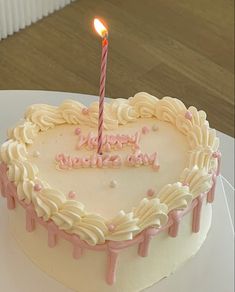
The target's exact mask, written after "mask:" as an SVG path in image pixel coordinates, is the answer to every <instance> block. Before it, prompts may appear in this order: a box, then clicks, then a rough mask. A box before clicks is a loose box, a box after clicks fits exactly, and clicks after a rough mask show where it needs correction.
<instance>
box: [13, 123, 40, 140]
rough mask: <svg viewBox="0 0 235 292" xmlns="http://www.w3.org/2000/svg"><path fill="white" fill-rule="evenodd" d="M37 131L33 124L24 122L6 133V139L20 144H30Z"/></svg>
mask: <svg viewBox="0 0 235 292" xmlns="http://www.w3.org/2000/svg"><path fill="white" fill-rule="evenodd" d="M38 131H39V129H38V127H37V126H36V125H35V124H33V123H31V122H27V121H24V122H23V123H21V124H19V125H17V126H16V127H15V128H13V129H10V130H9V131H8V138H9V139H12V140H17V141H18V142H20V143H25V144H32V143H33V141H34V138H35V137H36V136H37V134H38Z"/></svg>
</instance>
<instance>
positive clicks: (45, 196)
mask: <svg viewBox="0 0 235 292" xmlns="http://www.w3.org/2000/svg"><path fill="white" fill-rule="evenodd" d="M104 117H105V119H104V120H105V123H104V125H105V128H106V129H115V128H117V127H118V126H119V125H124V124H126V123H128V122H133V121H135V120H137V119H138V118H148V117H149V118H150V117H153V118H154V117H155V118H157V119H159V120H161V121H166V122H169V123H171V124H173V125H175V126H176V127H177V129H178V130H179V131H180V132H182V133H183V134H184V135H186V136H187V140H188V143H189V145H190V148H191V152H190V155H189V161H188V166H187V168H186V169H184V171H183V172H182V174H181V176H180V178H179V181H178V182H176V183H174V184H168V185H166V186H164V187H163V188H162V189H161V190H160V191H159V192H158V193H156V194H155V195H154V196H153V197H151V198H144V199H142V200H141V202H140V203H139V204H138V205H137V206H135V207H133V209H132V210H131V212H129V213H125V212H124V211H120V212H119V213H118V214H117V215H116V216H115V217H114V218H113V219H112V220H109V221H108V220H106V219H105V218H103V217H102V216H100V215H98V214H91V213H89V212H87V211H86V210H85V207H84V205H83V204H82V203H80V202H78V201H75V200H68V199H67V198H66V196H65V195H64V194H63V193H61V192H60V191H58V190H55V189H52V188H50V186H49V185H48V184H47V182H43V181H40V179H39V176H40V174H39V173H38V169H37V167H36V165H33V164H32V163H29V162H28V161H27V155H28V153H27V145H28V144H32V143H33V141H34V139H35V137H36V136H37V135H38V134H39V132H40V131H47V130H48V129H51V128H53V127H56V126H57V125H62V124H72V125H79V124H80V125H82V124H86V125H90V126H91V127H96V126H97V121H98V103H97V102H95V103H92V104H91V105H90V106H89V107H88V108H87V107H85V106H84V105H83V104H81V103H80V102H76V101H73V100H66V101H64V102H63V103H62V104H61V105H60V106H59V107H54V106H49V105H33V106H31V107H29V109H28V110H27V112H26V114H25V120H24V121H23V122H22V123H21V124H19V125H17V126H16V127H15V128H14V129H12V130H10V131H9V133H8V138H9V139H8V140H7V141H6V142H5V143H4V144H3V145H2V147H1V150H0V153H1V160H2V161H3V162H4V163H5V164H6V165H7V166H8V178H9V180H10V181H12V182H14V183H15V185H16V187H17V195H18V198H19V200H23V201H25V202H26V203H27V204H30V203H32V204H33V206H34V208H35V210H36V213H37V216H39V217H40V218H43V220H45V221H48V220H52V221H53V222H54V223H55V224H56V225H57V226H58V228H59V229H60V230H64V231H66V232H67V233H70V234H77V235H78V236H79V237H80V239H81V240H84V241H86V242H87V243H88V244H90V245H96V244H103V243H104V242H105V241H106V240H112V241H124V240H132V239H133V238H134V237H135V236H136V235H137V234H138V233H140V232H142V231H143V230H145V229H146V228H148V227H156V228H160V227H162V226H164V225H165V224H166V223H167V221H168V216H169V213H170V212H171V213H172V211H174V210H179V209H181V210H182V209H185V208H187V207H188V206H189V205H190V204H191V202H192V200H193V199H195V198H197V197H199V196H200V195H201V194H202V193H206V192H208V191H209V190H210V189H211V187H212V185H213V174H214V173H215V171H216V169H218V165H217V161H218V156H219V155H220V154H219V152H218V147H219V139H218V138H217V137H216V131H215V130H214V129H210V127H209V123H208V121H207V120H206V114H205V112H204V111H198V110H197V109H196V108H195V107H189V108H188V109H187V108H186V107H185V105H184V104H183V103H182V102H181V101H180V100H178V99H176V98H171V97H164V98H162V99H160V100H159V99H158V98H156V97H154V96H152V95H149V94H147V93H144V92H140V93H137V94H136V95H135V96H134V97H130V98H129V99H127V100H126V99H116V100H113V101H112V102H111V103H106V104H105V113H104ZM35 185H40V186H41V189H40V190H37V189H35Z"/></svg>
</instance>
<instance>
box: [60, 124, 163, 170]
mask: <svg viewBox="0 0 235 292" xmlns="http://www.w3.org/2000/svg"><path fill="white" fill-rule="evenodd" d="M149 131H150V130H149V129H148V128H147V127H143V128H142V129H141V130H140V131H137V132H136V133H135V134H132V135H125V134H116V135H113V134H111V135H104V137H103V144H102V151H103V154H102V155H100V154H97V153H93V154H91V155H89V156H85V157H80V156H75V157H72V156H70V155H65V154H64V153H60V154H58V155H56V158H55V160H56V164H57V168H58V169H79V168H120V167H121V166H124V165H125V166H127V167H140V166H152V168H153V169H154V170H158V169H159V167H160V165H159V161H158V154H157V152H154V153H153V154H148V153H143V152H142V151H141V150H140V139H141V137H142V135H146V134H148V133H149ZM75 133H76V135H78V142H77V144H76V149H77V150H80V149H82V148H86V149H87V150H90V151H91V150H96V149H97V146H98V139H97V136H96V135H95V134H94V133H92V132H90V133H88V134H87V135H83V134H82V133H81V130H80V128H77V129H76V131H75ZM124 147H130V148H131V153H130V154H128V155H126V156H125V157H122V156H121V155H120V154H110V152H111V151H112V150H121V149H123V148H124Z"/></svg>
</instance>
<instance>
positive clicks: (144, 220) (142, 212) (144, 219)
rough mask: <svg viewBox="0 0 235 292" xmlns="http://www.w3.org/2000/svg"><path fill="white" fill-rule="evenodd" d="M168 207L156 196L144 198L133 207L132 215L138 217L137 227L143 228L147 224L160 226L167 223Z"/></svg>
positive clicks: (147, 225)
mask: <svg viewBox="0 0 235 292" xmlns="http://www.w3.org/2000/svg"><path fill="white" fill-rule="evenodd" d="M167 211H168V207H167V206H166V205H165V204H162V203H161V202H160V200H159V199H158V198H154V199H152V200H148V199H147V198H144V199H143V200H142V201H141V202H140V204H139V206H138V207H137V208H135V209H134V216H135V217H136V218H138V219H139V221H138V224H137V225H138V227H139V228H140V230H143V229H145V228H147V227H149V226H155V227H157V228H158V227H160V226H163V225H164V224H166V223H167V219H168V216H167Z"/></svg>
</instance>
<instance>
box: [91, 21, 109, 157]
mask: <svg viewBox="0 0 235 292" xmlns="http://www.w3.org/2000/svg"><path fill="white" fill-rule="evenodd" d="M94 27H95V29H96V31H97V32H98V34H99V35H100V36H101V37H102V55H101V70H100V92H99V96H100V97H99V120H98V149H97V153H98V154H100V155H101V154H102V145H103V130H104V95H105V81H106V67H107V57H108V44H109V43H108V31H107V29H106V27H105V26H104V25H103V23H102V22H101V21H100V20H99V19H97V18H95V19H94Z"/></svg>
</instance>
